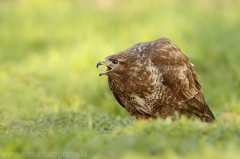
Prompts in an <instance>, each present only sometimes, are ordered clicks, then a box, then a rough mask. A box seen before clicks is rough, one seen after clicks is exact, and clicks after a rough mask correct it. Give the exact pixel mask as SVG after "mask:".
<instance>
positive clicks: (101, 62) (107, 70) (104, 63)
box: [97, 59, 112, 76]
mask: <svg viewBox="0 0 240 159" xmlns="http://www.w3.org/2000/svg"><path fill="white" fill-rule="evenodd" d="M99 65H105V66H106V67H107V69H106V70H105V71H103V72H101V73H100V74H99V76H102V75H104V74H106V73H107V72H109V71H110V70H112V67H110V66H108V65H107V64H106V60H105V59H104V60H101V61H99V62H98V63H97V68H98V66H99Z"/></svg>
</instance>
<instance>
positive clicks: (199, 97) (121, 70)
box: [97, 38, 215, 122]
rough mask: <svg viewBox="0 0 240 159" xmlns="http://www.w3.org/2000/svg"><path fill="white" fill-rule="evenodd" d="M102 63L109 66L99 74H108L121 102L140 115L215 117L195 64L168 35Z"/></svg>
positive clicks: (109, 81)
mask: <svg viewBox="0 0 240 159" xmlns="http://www.w3.org/2000/svg"><path fill="white" fill-rule="evenodd" d="M99 65H105V66H106V70H105V71H103V72H102V73H100V74H99V76H102V75H107V76H108V84H109V87H110V89H111V91H112V93H113V95H114V97H115V98H116V100H117V101H118V103H119V104H120V105H121V106H122V107H123V108H125V109H126V110H127V111H128V113H129V114H130V115H132V116H135V117H136V118H137V119H148V120H152V119H155V118H157V117H161V118H163V119H165V118H167V117H171V116H173V115H174V114H175V112H177V113H178V114H179V115H186V116H187V117H191V116H197V117H198V118H199V119H200V120H201V121H204V122H211V121H214V120H215V117H214V115H213V113H212V112H211V110H210V108H209V107H208V105H207V103H206V101H205V99H204V94H203V89H202V87H201V85H200V80H199V77H198V75H197V73H196V72H195V71H194V69H193V64H192V63H191V62H189V60H188V58H187V57H186V56H185V55H184V54H183V53H182V52H181V50H180V49H179V47H178V46H176V45H175V44H173V43H172V42H171V41H170V40H169V39H167V38H158V39H157V40H154V41H150V42H141V43H138V44H135V45H133V46H132V47H130V48H128V49H127V50H125V51H122V52H119V53H116V54H114V55H110V56H108V57H106V58H105V59H103V60H101V61H99V62H98V63H97V67H98V66H99Z"/></svg>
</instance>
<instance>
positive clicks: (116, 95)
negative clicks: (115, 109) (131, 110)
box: [108, 76, 125, 108]
mask: <svg viewBox="0 0 240 159" xmlns="http://www.w3.org/2000/svg"><path fill="white" fill-rule="evenodd" d="M112 82H113V81H112V79H111V77H109V76H108V85H109V88H110V90H111V91H112V93H113V95H114V97H115V99H116V100H117V102H118V103H119V104H120V105H121V106H122V107H123V108H125V106H124V105H123V103H122V102H121V100H120V98H119V96H118V94H117V93H116V92H114V90H113V88H112Z"/></svg>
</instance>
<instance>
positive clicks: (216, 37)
mask: <svg viewBox="0 0 240 159" xmlns="http://www.w3.org/2000/svg"><path fill="white" fill-rule="evenodd" d="M239 26H240V2H239V1H237V0H212V1H208V0H203V1H186V0H184V1H179V0H169V1H163V0H159V1H154V0H149V1H133V0H131V1H126V0H122V1H120V0H115V1H111V0H91V1H82V0H71V1H70V0H69V1H67V0H62V1H57V0H52V1H47V0H34V1H31V0H10V1H6V0H1V1H0V63H1V65H0V117H1V121H0V132H1V136H2V140H1V141H0V144H1V148H0V150H1V151H20V152H22V151H27V150H32V149H34V150H35V151H41V150H43V149H45V150H47V149H50V150H55V151H60V150H61V151H63V150H70V149H71V150H72V149H73V150H76V151H77V150H80V149H81V150H85V151H86V152H87V153H88V157H95V158H102V157H103V158H108V157H116V156H117V157H119V158H134V157H136V158H140V157H143V158H144V155H151V156H152V157H153V158H154V157H159V156H157V155H160V156H161V155H162V156H165V157H170V158H174V157H175V158H181V157H182V156H184V158H185V157H189V158H194V157H195V158H198V157H203V156H199V153H202V154H204V155H205V157H206V158H211V157H220V158H221V157H224V156H222V155H219V153H217V152H221V151H222V150H223V149H225V147H224V146H223V145H224V143H226V142H229V140H233V141H234V143H232V144H230V146H229V147H230V149H228V150H226V155H227V156H226V157H229V155H230V156H231V155H233V156H234V155H235V156H237V155H239V152H238V151H236V145H238V144H237V143H235V142H236V140H237V141H239V139H236V137H237V136H238V137H239V135H240V129H239V128H238V124H239V123H238V124H237V123H236V121H231V122H230V121H227V122H226V121H225V120H224V119H223V117H224V116H223V115H222V114H224V113H225V112H230V116H231V112H234V118H235V119H236V118H239V116H238V115H237V114H238V113H240V98H239V97H240V89H239V88H240V67H239V60H240V52H239V50H240V45H239V42H240V30H239ZM158 37H167V38H169V39H171V40H172V41H173V42H174V43H175V44H177V45H178V46H179V47H180V48H181V50H182V51H183V52H184V53H185V54H186V55H187V56H188V57H189V58H190V60H191V62H192V63H194V64H195V69H196V71H197V72H198V74H199V75H200V78H201V81H202V82H203V88H204V92H205V97H206V100H207V102H208V104H209V106H210V108H211V109H212V111H213V113H214V114H215V115H216V117H217V119H218V120H219V124H218V126H216V127H214V126H206V125H205V124H202V123H199V122H196V121H188V122H187V121H185V119H182V120H180V121H179V122H180V123H178V122H176V123H172V124H168V123H169V121H161V120H159V121H157V123H150V124H149V123H145V122H142V121H136V120H135V119H134V118H132V117H129V115H128V113H127V112H126V111H125V110H124V109H122V107H121V106H119V104H118V103H117V102H116V101H115V99H114V97H113V95H112V94H111V92H110V90H109V88H108V85H107V78H106V77H101V78H100V77H98V74H99V72H101V69H104V68H100V69H98V70H97V69H96V63H97V62H98V61H99V60H101V59H103V58H104V57H106V56H108V55H110V54H114V53H117V52H119V51H122V50H125V49H126V48H128V47H130V46H132V45H133V44H136V43H138V42H143V41H150V40H154V39H157V38H158ZM228 115H229V114H228ZM229 122H230V123H229ZM156 124H158V125H156ZM149 125H150V126H149ZM179 125H180V126H179ZM189 125H191V126H192V128H189ZM125 127H127V128H125ZM163 128H166V129H163ZM129 129H130V130H129ZM179 129H180V130H179ZM229 129H230V130H229ZM178 130H179V132H178ZM227 130H229V131H227ZM151 131H152V132H151ZM169 131H170V132H171V131H174V132H176V133H175V134H174V133H173V132H172V133H173V135H171V133H170V135H169V134H168V133H169ZM205 131H206V132H205ZM188 133H189V135H190V136H188V137H189V138H190V140H189V138H188V137H186V136H185V135H186V134H188ZM229 133H232V134H229ZM119 134H120V135H119ZM149 135H150V136H149ZM159 135H160V136H161V135H163V136H162V137H161V139H162V140H163V139H164V140H163V141H159V142H158V138H159ZM164 135H165V136H164ZM191 135H192V136H191ZM214 136H215V137H214ZM216 136H217V137H216ZM143 137H144V138H143ZM145 137H146V138H145ZM199 138H203V140H200V139H199ZM32 140H35V142H32ZM112 140H116V142H115V141H112ZM131 140H133V141H131ZM138 140H140V141H139V142H137V141H138ZM156 141H157V143H156ZM204 141H209V142H207V143H204ZM178 142H179V143H178ZM36 143H37V144H36ZM216 143H220V144H219V145H222V146H215V144H216ZM239 143H240V142H239ZM181 144H185V146H186V147H187V148H189V149H190V150H191V152H189V153H188V152H185V151H186V150H184V149H183V148H180V147H181V146H183V145H181ZM195 144H196V145H195ZM145 145H147V146H149V145H152V147H151V146H150V148H149V147H147V148H146V147H145ZM193 145H195V147H194V146H193ZM171 146H172V149H171ZM206 147H207V148H206ZM111 148H114V149H115V151H114V150H111ZM199 149H200V151H199ZM158 150H159V151H158ZM175 150H176V151H175ZM139 151H140V152H142V153H140V152H139ZM100 152H101V153H100ZM118 153H121V155H118ZM104 156H105V157H104ZM233 156H231V157H233ZM148 157H149V156H148Z"/></svg>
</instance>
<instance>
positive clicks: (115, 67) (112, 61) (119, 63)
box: [97, 55, 126, 76]
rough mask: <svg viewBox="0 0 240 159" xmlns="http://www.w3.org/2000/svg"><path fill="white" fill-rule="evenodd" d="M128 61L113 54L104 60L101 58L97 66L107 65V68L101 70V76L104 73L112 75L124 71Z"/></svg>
mask: <svg viewBox="0 0 240 159" xmlns="http://www.w3.org/2000/svg"><path fill="white" fill-rule="evenodd" d="M125 62H126V61H125V60H124V59H123V58H120V56H117V55H112V56H108V57H106V58H104V59H103V60H100V61H99V62H98V63H97V68H98V66H99V65H105V66H106V70H105V71H103V72H101V73H100V74H99V76H102V75H111V74H114V73H115V74H117V73H120V72H122V71H123V69H124V68H125V67H124V66H125V64H126V63H125Z"/></svg>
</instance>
